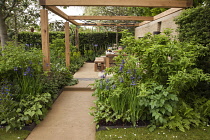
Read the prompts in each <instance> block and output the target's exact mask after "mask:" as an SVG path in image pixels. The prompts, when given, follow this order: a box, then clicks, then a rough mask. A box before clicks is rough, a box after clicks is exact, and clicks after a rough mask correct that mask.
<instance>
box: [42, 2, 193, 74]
mask: <svg viewBox="0 0 210 140" xmlns="http://www.w3.org/2000/svg"><path fill="white" fill-rule="evenodd" d="M39 3H40V5H41V6H43V9H41V11H40V14H41V35H42V52H43V55H44V58H43V69H44V70H45V71H49V70H50V49H49V27H48V10H50V11H52V12H53V13H55V14H56V15H58V16H60V17H62V18H63V19H65V20H66V22H65V56H66V67H67V68H69V66H70V48H69V46H70V41H69V40H70V39H69V38H70V32H69V22H70V23H72V24H74V25H76V26H77V27H76V46H77V48H78V47H79V39H78V38H79V32H78V30H79V26H139V24H137V23H119V24H116V23H78V22H76V21H75V20H137V21H152V20H154V17H143V16H69V15H67V14H66V13H64V12H63V11H62V10H60V9H59V8H57V6H122V7H159V8H186V7H191V6H192V5H193V0H39Z"/></svg>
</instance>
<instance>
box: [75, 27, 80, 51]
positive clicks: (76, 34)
mask: <svg viewBox="0 0 210 140" xmlns="http://www.w3.org/2000/svg"><path fill="white" fill-rule="evenodd" d="M75 42H76V47H77V49H78V50H79V26H76V30H75Z"/></svg>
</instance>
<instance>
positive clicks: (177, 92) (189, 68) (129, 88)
mask: <svg viewBox="0 0 210 140" xmlns="http://www.w3.org/2000/svg"><path fill="white" fill-rule="evenodd" d="M123 36H124V37H123V39H122V40H121V41H122V45H124V46H126V49H125V50H124V52H122V54H123V53H126V54H127V56H124V55H119V56H118V57H116V59H115V60H116V63H117V66H115V67H111V68H108V69H106V73H105V75H104V76H102V79H99V80H96V82H95V83H94V88H95V92H94V93H93V96H96V97H97V99H96V101H95V107H92V108H91V109H92V110H93V111H92V112H91V113H90V114H91V115H93V116H94V122H96V123H97V124H98V125H97V126H98V127H99V125H100V124H101V123H102V122H106V123H110V122H111V123H115V122H118V121H121V122H123V123H124V122H130V123H132V125H133V126H137V122H139V121H140V120H141V121H149V122H150V124H149V125H148V128H149V130H150V131H153V130H154V129H155V128H156V127H161V128H169V129H179V130H180V131H183V132H184V131H186V130H189V129H190V127H200V126H202V124H204V123H203V122H204V121H205V122H208V121H209V119H208V118H209V116H210V107H209V106H207V104H209V97H208V96H202V95H201V94H199V92H200V90H202V87H199V88H197V87H198V85H200V84H201V83H202V82H203V83H208V82H209V80H210V77H209V74H208V73H204V72H203V71H202V69H199V68H197V67H196V62H197V58H198V57H199V56H202V55H205V53H206V51H207V48H206V47H203V46H201V45H199V44H191V43H185V42H179V41H177V40H173V39H171V37H170V30H166V31H165V35H155V36H152V35H151V34H147V35H146V36H145V37H144V38H142V39H139V40H135V39H134V37H132V36H131V35H130V34H129V33H127V32H124V35H123ZM106 74H113V77H111V78H109V79H108V78H105V77H106ZM195 88H197V89H195ZM192 91H193V92H192ZM205 94H207V93H205ZM187 95H188V96H187ZM189 99H190V100H189ZM192 100H193V101H194V102H196V103H197V104H196V105H195V104H194V105H192ZM202 114H205V115H202Z"/></svg>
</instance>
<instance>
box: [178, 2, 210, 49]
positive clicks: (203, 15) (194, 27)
mask: <svg viewBox="0 0 210 140" xmlns="http://www.w3.org/2000/svg"><path fill="white" fill-rule="evenodd" d="M209 12H210V8H209V5H207V6H198V7H196V8H190V9H187V10H184V11H183V12H182V14H181V15H180V16H178V17H177V18H176V20H175V21H176V24H178V25H179V26H178V31H179V39H180V40H181V41H192V42H194V43H200V44H202V45H204V46H209V45H210V39H209V38H210V34H209V32H210V31H209V28H210V25H209V24H208V23H209V22H210V15H209V14H208V13H209Z"/></svg>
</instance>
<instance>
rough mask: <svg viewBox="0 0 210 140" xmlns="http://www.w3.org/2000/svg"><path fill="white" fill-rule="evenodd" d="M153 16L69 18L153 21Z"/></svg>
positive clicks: (75, 18)
mask: <svg viewBox="0 0 210 140" xmlns="http://www.w3.org/2000/svg"><path fill="white" fill-rule="evenodd" d="M153 19H154V18H153V17H145V16H69V20H143V21H145V20H146V21H152V20H153Z"/></svg>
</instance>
